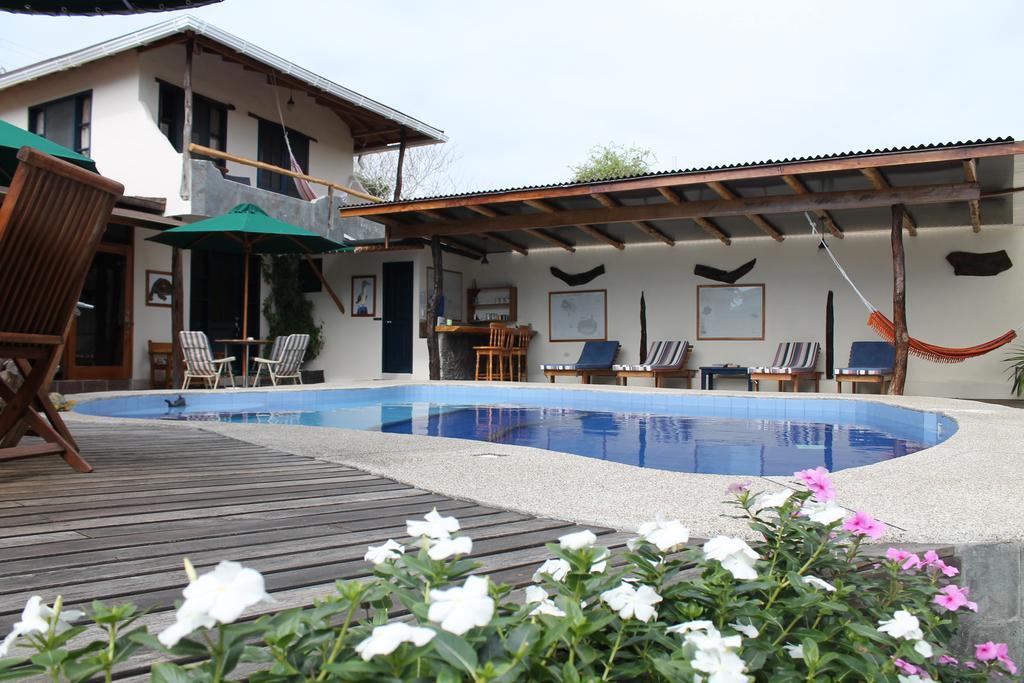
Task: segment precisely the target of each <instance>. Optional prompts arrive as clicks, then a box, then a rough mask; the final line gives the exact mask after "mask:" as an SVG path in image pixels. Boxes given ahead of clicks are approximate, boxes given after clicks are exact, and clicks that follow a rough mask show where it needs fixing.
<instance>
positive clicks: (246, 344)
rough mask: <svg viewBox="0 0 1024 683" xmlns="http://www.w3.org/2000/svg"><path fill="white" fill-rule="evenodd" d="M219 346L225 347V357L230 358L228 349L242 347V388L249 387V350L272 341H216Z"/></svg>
mask: <svg viewBox="0 0 1024 683" xmlns="http://www.w3.org/2000/svg"><path fill="white" fill-rule="evenodd" d="M214 341H215V342H217V343H218V344H223V345H224V356H225V357H227V356H230V355H231V354H230V353H228V347H229V346H233V345H236V344H237V345H240V346H241V347H242V386H243V387H248V386H249V348H250V347H252V346H262V345H263V344H270V343H272V340H270V339H251V338H250V339H215V340H214Z"/></svg>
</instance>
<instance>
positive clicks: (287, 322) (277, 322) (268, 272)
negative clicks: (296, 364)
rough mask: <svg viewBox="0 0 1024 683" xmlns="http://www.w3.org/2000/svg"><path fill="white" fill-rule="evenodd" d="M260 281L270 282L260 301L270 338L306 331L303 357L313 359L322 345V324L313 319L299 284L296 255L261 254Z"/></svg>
mask: <svg viewBox="0 0 1024 683" xmlns="http://www.w3.org/2000/svg"><path fill="white" fill-rule="evenodd" d="M263 281H264V282H266V283H267V284H268V285H270V293H269V295H268V296H267V298H266V299H264V300H263V317H265V318H266V319H267V323H268V324H269V326H270V331H269V333H270V337H271V338H273V337H280V336H282V335H286V334H308V335H309V346H308V347H307V349H306V358H305V360H306V361H311V360H313V359H314V358H316V357H317V356H318V355H319V354H320V351H322V350H323V347H324V326H323V323H317V322H315V321H314V320H313V302H312V301H310V300H309V299H307V298H306V295H305V294H303V293H302V288H301V287H300V286H299V257H297V256H264V257H263Z"/></svg>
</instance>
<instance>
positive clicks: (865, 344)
mask: <svg viewBox="0 0 1024 683" xmlns="http://www.w3.org/2000/svg"><path fill="white" fill-rule="evenodd" d="M895 364H896V349H895V348H893V345H892V344H890V343H889V342H884V341H855V342H853V343H852V344H851V345H850V364H849V366H847V367H845V368H835V378H836V391H837V392H838V393H840V394H841V393H843V382H849V383H850V384H851V385H852V389H851V391H853V393H855V394H856V393H857V385H858V384H862V383H867V384H877V385H878V390H879V392H881V393H885V383H886V381H889V382H891V381H892V373H893V366H894V365H895Z"/></svg>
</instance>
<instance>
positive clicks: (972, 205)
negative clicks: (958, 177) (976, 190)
mask: <svg viewBox="0 0 1024 683" xmlns="http://www.w3.org/2000/svg"><path fill="white" fill-rule="evenodd" d="M964 178H965V179H966V180H967V182H969V183H977V182H978V162H977V161H975V160H974V159H967V160H966V161H964ZM967 208H968V210H969V211H970V212H971V227H972V228H973V229H974V232H981V200H979V199H972V200H971V201H969V202H967Z"/></svg>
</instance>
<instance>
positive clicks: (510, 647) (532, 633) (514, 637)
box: [504, 624, 540, 655]
mask: <svg viewBox="0 0 1024 683" xmlns="http://www.w3.org/2000/svg"><path fill="white" fill-rule="evenodd" d="M539 641H540V627H539V626H537V625H536V624H523V625H521V626H517V627H516V628H514V629H512V632H511V633H509V634H508V637H507V638H505V641H504V646H505V651H506V652H508V653H509V654H510V655H515V654H516V653H518V652H519V651H520V650H529V649H530V648H531V647H533V646H534V645H535V644H536V643H538V642H539Z"/></svg>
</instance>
